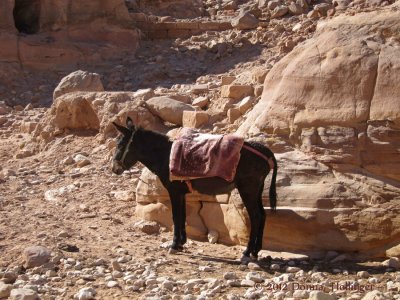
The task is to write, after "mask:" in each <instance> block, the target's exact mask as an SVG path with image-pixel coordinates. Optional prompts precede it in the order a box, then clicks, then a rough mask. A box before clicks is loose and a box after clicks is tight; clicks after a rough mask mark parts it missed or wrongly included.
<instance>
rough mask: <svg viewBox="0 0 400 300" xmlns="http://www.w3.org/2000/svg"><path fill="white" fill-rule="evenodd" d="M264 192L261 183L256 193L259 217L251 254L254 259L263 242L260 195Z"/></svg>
mask: <svg viewBox="0 0 400 300" xmlns="http://www.w3.org/2000/svg"><path fill="white" fill-rule="evenodd" d="M263 190H264V182H262V184H261V186H260V189H259V192H258V198H257V205H258V213H259V215H260V216H261V219H260V223H259V224H258V230H257V237H256V242H255V247H254V249H253V251H252V252H251V255H252V256H253V257H254V258H257V257H258V252H260V250H261V248H262V242H263V236H264V226H265V219H266V215H265V210H264V205H263V203H262V193H263Z"/></svg>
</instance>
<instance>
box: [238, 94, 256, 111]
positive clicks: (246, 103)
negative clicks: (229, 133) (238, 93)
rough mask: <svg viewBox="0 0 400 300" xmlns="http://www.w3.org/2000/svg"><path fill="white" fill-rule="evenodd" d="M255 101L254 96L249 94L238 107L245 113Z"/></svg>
mask: <svg viewBox="0 0 400 300" xmlns="http://www.w3.org/2000/svg"><path fill="white" fill-rule="evenodd" d="M253 103H254V98H253V97H251V96H247V97H245V98H243V99H242V100H241V101H240V102H239V103H238V104H237V107H238V109H239V111H240V113H241V114H244V113H245V112H246V111H247V110H248V109H249V108H250V107H251V106H252V105H253Z"/></svg>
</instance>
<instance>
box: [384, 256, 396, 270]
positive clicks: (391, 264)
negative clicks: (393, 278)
mask: <svg viewBox="0 0 400 300" xmlns="http://www.w3.org/2000/svg"><path fill="white" fill-rule="evenodd" d="M382 266H385V267H389V268H393V269H395V270H400V259H399V258H397V257H391V258H389V259H387V260H385V261H384V262H382Z"/></svg>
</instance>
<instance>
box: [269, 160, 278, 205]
mask: <svg viewBox="0 0 400 300" xmlns="http://www.w3.org/2000/svg"><path fill="white" fill-rule="evenodd" d="M271 159H272V161H273V162H274V166H273V173H272V179H271V185H270V187H269V205H270V207H271V210H272V212H276V198H277V196H276V175H277V173H278V163H277V162H276V158H275V155H273V154H272V157H271Z"/></svg>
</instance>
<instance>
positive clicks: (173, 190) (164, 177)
mask: <svg viewBox="0 0 400 300" xmlns="http://www.w3.org/2000/svg"><path fill="white" fill-rule="evenodd" d="M113 124H114V125H115V127H116V128H117V129H118V130H119V131H120V132H121V133H122V136H121V137H120V138H119V140H118V144H117V148H116V152H115V155H114V160H113V169H112V170H113V172H114V173H115V174H118V175H120V174H122V173H123V172H124V171H125V170H128V169H129V168H131V167H132V166H133V165H135V164H136V162H138V161H139V162H141V163H142V164H143V165H145V166H146V167H147V168H148V169H149V170H150V171H152V172H153V173H154V174H156V175H157V176H158V177H159V178H160V180H161V182H162V184H163V185H164V187H165V188H166V189H167V191H168V193H169V196H170V200H171V206H172V217H173V222H174V237H173V241H172V244H171V246H170V250H171V251H180V250H182V248H183V245H184V244H185V243H186V229H185V223H186V202H185V195H186V194H187V193H189V188H188V186H187V185H186V183H185V182H181V181H170V179H169V178H170V177H169V157H170V152H171V147H172V142H171V141H170V140H169V139H168V137H167V136H166V135H163V134H160V133H156V132H153V131H149V130H145V129H143V128H137V127H135V126H134V124H133V122H132V120H131V119H130V118H129V117H128V118H127V120H126V126H127V127H123V126H120V125H118V124H115V123H113ZM271 168H272V169H273V174H272V180H271V186H270V188H269V201H270V206H271V209H272V210H273V211H275V209H276V175H277V170H278V166H277V162H276V159H275V156H274V154H273V153H272V151H271V150H270V149H268V148H267V147H265V146H264V145H262V144H260V143H256V142H251V141H245V143H244V146H243V148H242V149H241V151H240V160H239V164H238V166H237V170H236V175H235V178H234V180H233V181H232V182H228V181H225V180H224V179H222V178H219V177H210V178H202V179H194V180H191V185H192V188H193V189H194V190H196V191H198V192H200V193H203V194H209V195H217V194H224V193H228V192H230V191H232V190H233V189H234V188H237V189H238V191H239V194H240V197H241V198H242V201H243V203H244V205H245V207H246V209H247V212H248V214H249V217H250V223H251V230H250V239H249V242H248V244H247V248H246V250H245V251H244V252H243V255H244V257H243V259H247V258H248V257H249V256H250V255H251V256H253V257H254V258H257V256H258V252H259V251H260V250H261V247H262V240H263V233H264V223H265V211H264V207H263V204H262V199H261V195H262V192H263V189H264V181H265V177H266V176H267V175H268V173H269V171H270V170H271Z"/></svg>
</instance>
